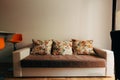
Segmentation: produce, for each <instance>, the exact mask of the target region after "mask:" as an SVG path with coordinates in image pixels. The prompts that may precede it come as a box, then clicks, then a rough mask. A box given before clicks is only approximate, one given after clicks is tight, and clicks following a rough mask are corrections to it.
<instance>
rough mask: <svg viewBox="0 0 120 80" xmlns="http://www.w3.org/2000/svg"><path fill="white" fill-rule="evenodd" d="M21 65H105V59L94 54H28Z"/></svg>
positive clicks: (87, 66)
mask: <svg viewBox="0 0 120 80" xmlns="http://www.w3.org/2000/svg"><path fill="white" fill-rule="evenodd" d="M21 66H22V67H47V68H49V67H60V68H61V67H80V68H94V67H105V59H103V58H100V57H98V56H95V55H29V56H28V57H26V58H25V59H23V60H22V61H21Z"/></svg>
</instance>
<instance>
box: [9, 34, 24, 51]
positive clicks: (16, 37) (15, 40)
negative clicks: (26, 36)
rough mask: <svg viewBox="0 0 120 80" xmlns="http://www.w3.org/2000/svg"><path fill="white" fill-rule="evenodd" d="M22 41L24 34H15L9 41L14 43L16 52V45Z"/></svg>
mask: <svg viewBox="0 0 120 80" xmlns="http://www.w3.org/2000/svg"><path fill="white" fill-rule="evenodd" d="M21 41H22V34H14V35H13V36H12V38H11V39H10V40H9V42H11V43H13V46H14V50H16V43H19V42H21Z"/></svg>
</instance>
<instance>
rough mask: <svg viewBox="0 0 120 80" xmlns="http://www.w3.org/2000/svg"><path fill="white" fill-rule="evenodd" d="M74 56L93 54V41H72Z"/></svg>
mask: <svg viewBox="0 0 120 80" xmlns="http://www.w3.org/2000/svg"><path fill="white" fill-rule="evenodd" d="M72 42H73V46H72V48H73V51H74V54H94V50H93V40H86V41H85V40H76V39H72Z"/></svg>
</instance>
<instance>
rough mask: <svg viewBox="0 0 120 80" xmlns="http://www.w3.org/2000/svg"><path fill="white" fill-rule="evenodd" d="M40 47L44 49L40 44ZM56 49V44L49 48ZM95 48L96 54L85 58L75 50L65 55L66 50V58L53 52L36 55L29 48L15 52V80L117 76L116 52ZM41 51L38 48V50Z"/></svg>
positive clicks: (85, 55) (86, 55)
mask: <svg viewBox="0 0 120 80" xmlns="http://www.w3.org/2000/svg"><path fill="white" fill-rule="evenodd" d="M35 44H36V43H35ZM52 44H53V43H52ZM59 44H60V43H59ZM72 44H73V42H72ZM89 45H90V44H89ZM37 46H38V44H37ZM39 47H41V46H40V45H39ZM72 47H74V46H72ZM47 48H48V47H47ZM54 48H55V47H54V45H52V47H51V48H49V49H50V50H51V49H54ZM62 48H66V47H62ZM92 48H93V51H94V53H95V54H87V53H86V52H84V53H85V54H82V55H76V54H73V53H75V51H74V49H72V51H74V52H72V54H65V53H64V52H65V50H63V49H62V51H64V52H62V53H64V55H61V54H60V55H57V54H58V53H56V51H54V50H53V51H50V52H55V53H56V54H55V53H53V54H44V55H41V54H40V55H38V52H37V54H34V53H33V52H36V51H34V50H35V49H34V48H33V49H32V51H33V52H32V51H31V48H29V47H27V48H23V49H19V50H16V51H14V52H13V74H14V77H84V76H114V55H113V51H110V50H105V49H98V48H95V47H92ZM38 49H39V48H38V47H37V50H38ZM67 49H68V47H67ZM43 50H45V49H42V52H43ZM55 50H58V48H55ZM59 50H60V49H59ZM40 51H41V50H40ZM67 51H68V50H67ZM68 52H70V51H68ZM68 52H67V53H68ZM31 53H32V54H31ZM40 53H41V52H40ZM44 53H45V52H44ZM59 53H60V52H59ZM33 54H34V55H33ZM42 54H43V53H42Z"/></svg>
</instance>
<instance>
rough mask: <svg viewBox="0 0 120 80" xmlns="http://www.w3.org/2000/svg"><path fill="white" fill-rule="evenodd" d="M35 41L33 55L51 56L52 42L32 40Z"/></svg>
mask: <svg viewBox="0 0 120 80" xmlns="http://www.w3.org/2000/svg"><path fill="white" fill-rule="evenodd" d="M32 41H33V45H34V46H33V48H32V51H31V54H33V55H45V54H51V48H52V43H53V41H52V40H44V41H42V40H32Z"/></svg>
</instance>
